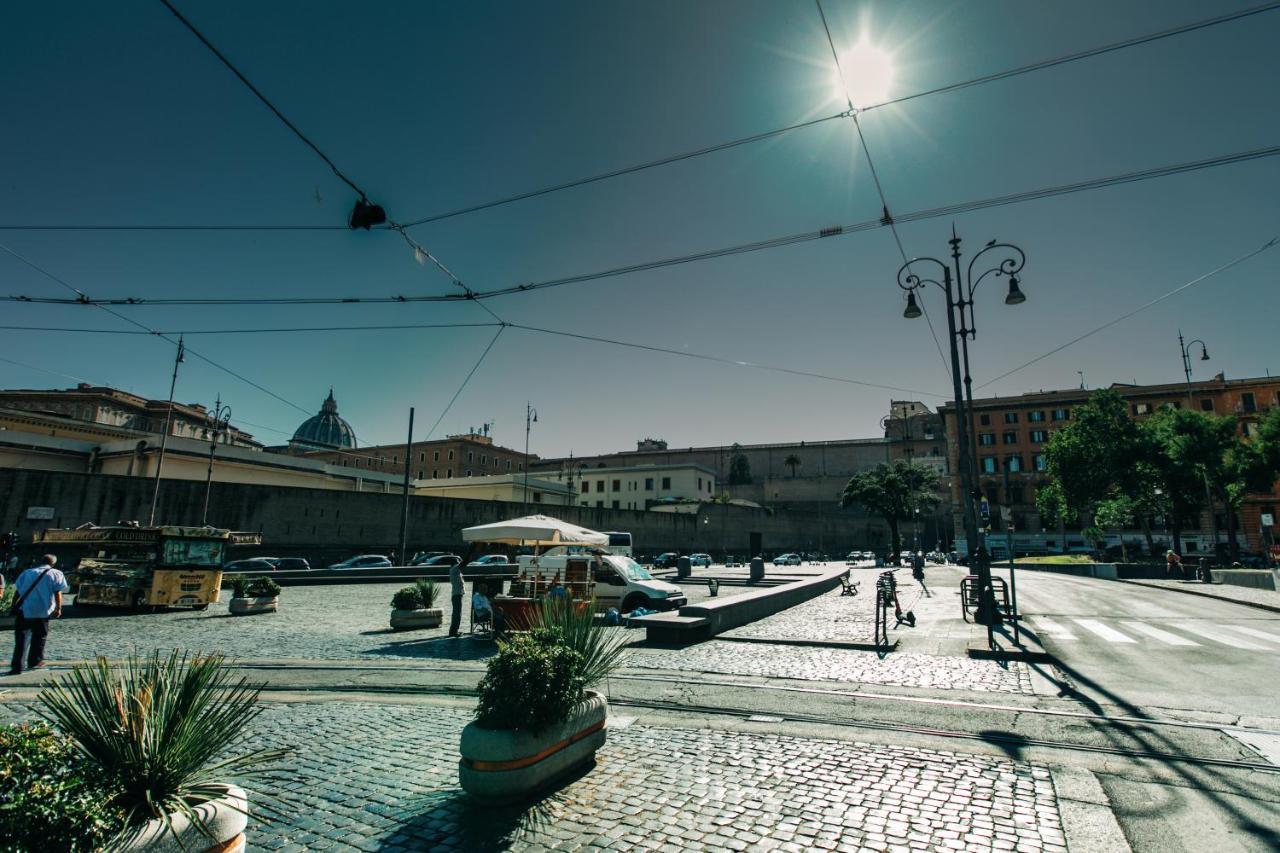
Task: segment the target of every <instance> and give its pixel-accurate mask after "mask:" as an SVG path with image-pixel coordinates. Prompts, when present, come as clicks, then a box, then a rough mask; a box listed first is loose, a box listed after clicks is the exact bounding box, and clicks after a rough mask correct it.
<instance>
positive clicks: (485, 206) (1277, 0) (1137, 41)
mask: <svg viewBox="0 0 1280 853" xmlns="http://www.w3.org/2000/svg"><path fill="white" fill-rule="evenodd" d="M162 2H165V0H162ZM165 5H166V6H169V8H170V10H171V11H174V10H173V7H172V6H171V5H169V4H168V3H167V2H166V3H165ZM1277 8H1280V0H1273V2H1268V3H1263V4H1261V5H1258V6H1253V7H1250V8H1247V9H1241V10H1239V11H1236V12H1228V13H1226V14H1223V15H1217V16H1215V17H1212V18H1205V19H1202V20H1199V21H1193V22H1191V23H1187V24H1181V25H1178V26H1174V27H1170V28H1168V29H1164V30H1159V31H1157V32H1153V33H1147V34H1144V35H1140V36H1134V37H1133V38H1128V39H1123V40H1121V41H1117V42H1111V43H1109V44H1105V45H1101V46H1098V47H1091V48H1085V49H1083V50H1079V51H1076V52H1073V53H1066V54H1062V55H1061V56H1056V57H1053V58H1051V59H1045V60H1040V61H1038V62H1032V63H1029V64H1027V65H1020V66H1018V67H1016V68H1009V69H1006V70H1004V71H996V72H994V73H991V74H984V75H981V76H978V77H972V78H970V79H968V80H962V81H959V82H956V83H948V84H945V85H942V86H936V87H934V88H932V89H926V90H924V91H920V92H914V93H912V94H909V95H900V96H899V97H896V98H890V99H888V100H885V101H881V102H879V103H875V104H868V105H867V106H866V107H864V108H863V109H862V110H861V112H870V111H871V110H877V109H880V108H882V107H890V106H894V105H895V104H902V103H906V102H908V101H913V100H916V99H918V98H925V97H929V96H932V95H941V94H946V93H949V92H957V91H960V90H962V89H968V88H971V87H974V86H980V85H984V84H987V83H994V82H997V81H1000V80H1007V79H1010V78H1012V77H1018V76H1021V75H1023V74H1029V73H1032V72H1035V71H1040V70H1043V69H1046V68H1054V67H1057V66H1059V65H1065V64H1068V63H1071V62H1077V61H1079V60H1082V59H1091V58H1093V57H1095V56H1101V55H1103V54H1107V53H1112V52H1114V51H1118V50H1123V49H1126V48H1131V47H1137V46H1139V45H1143V44H1148V43H1150V42H1154V41H1160V40H1162V39H1167V38H1171V37H1173V36H1178V35H1182V34H1184V33H1191V32H1195V31H1197V30H1203V29H1208V28H1210V27H1214V26H1218V25H1220V24H1226V23H1230V22H1232V21H1237V20H1240V19H1243V18H1247V17H1250V16H1253V15H1259V14H1262V13H1264V12H1270V11H1273V10H1275V9H1277ZM174 14H175V15H177V16H178V18H179V20H181V21H183V23H186V24H187V25H188V28H191V27H190V24H189V23H188V22H187V20H186V19H185V18H184V17H182V15H180V14H178V13H177V12H176V11H174ZM193 32H194V29H193ZM197 37H198V38H200V39H201V41H205V39H204V38H203V36H199V34H198V33H197ZM206 44H207V41H206ZM210 49H213V48H212V45H210ZM215 54H216V55H218V56H219V58H222V56H221V54H220V53H218V52H217V51H216V50H215ZM223 62H224V64H227V65H228V67H231V66H230V63H228V62H227V61H226V60H225V59H223ZM232 71H233V73H235V74H236V75H237V77H241V78H242V79H243V77H242V75H240V73H239V72H238V71H236V70H235V69H234V67H232ZM244 82H245V83H246V84H247V85H250V88H251V90H252V91H254V93H255V94H257V95H258V96H259V98H260V99H262V100H263V102H264V103H266V104H267V105H268V108H269V109H271V110H272V111H273V112H275V113H276V114H277V115H280V113H279V112H278V111H277V110H276V108H275V107H274V106H273V105H271V104H270V103H269V102H268V101H266V99H265V97H263V96H262V95H261V94H260V93H258V91H257V89H256V88H254V87H253V86H252V85H251V84H248V81H247V80H245V81H244ZM849 117H851V115H850V113H849V112H847V111H844V112H840V113H836V114H834V115H828V116H822V117H820V118H816V119H810V120H808V121H803V122H799V123H796V124H791V125H787V126H784V127H779V128H775V129H773V130H766V131H763V132H761V133H755V134H752V135H750V136H744V137H741V138H738V139H733V140H730V141H728V142H721V143H718V144H715V145H707V146H704V147H702V148H695V149H693V150H691V151H685V152H682V153H679V154H673V155H670V156H667V157H660V158H657V159H654V160H648V161H645V162H642V163H637V164H634V165H631V166H623V167H621V168H618V169H613V170H611V171H608V172H602V173H600V174H597V175H591V176H588V177H584V178H577V179H574V180H570V181H564V182H562V183H559V184H552V185H550V186H546V187H541V188H539V189H535V190H528V191H526V192H521V193H516V194H514V195H508V196H504V197H502V198H498V199H493V200H491V201H486V202H479V203H476V204H470V205H466V206H463V207H458V208H454V209H452V210H447V211H441V212H439V213H433V214H429V215H427V216H423V217H420V218H418V219H413V220H410V221H409V222H405V223H402V227H404V228H413V227H415V226H417V225H424V224H427V223H429V222H438V221H440V220H443V219H449V218H452V217H456V216H464V215H466V214H469V213H476V212H479V211H482V210H489V209H491V208H495V207H501V206H503V205H507V204H513V203H515V202H519V201H525V200H527V199H532V198H537V197H540V196H545V195H550V194H552V193H557V192H561V191H564V190H570V189H574V188H575V187H581V186H585V185H588V184H592V183H596V182H599V181H604V180H608V179H610V178H616V177H621V176H624V175H630V174H633V173H635V172H640V171H644V170H647V169H654V168H658V167H661V166H666V165H670V164H672V163H679V162H681V161H685V160H691V159H695V158H698V157H702V156H705V155H708V154H714V153H717V152H720V151H726V150H729V149H732V148H737V147H739V146H742V145H749V144H751V143H753V142H760V141H764V140H767V139H772V138H773V137H776V136H781V135H783V134H786V133H790V132H791V131H794V130H802V129H804V128H808V127H813V126H815V125H819V124H824V123H826V122H829V121H832V120H834V119H839V118H849ZM280 118H281V119H282V120H283V121H284V122H285V124H286V125H287V126H288V127H290V129H292V130H293V131H294V132H295V134H297V135H298V136H299V138H300V139H302V140H303V141H304V142H305V143H306V144H307V145H308V146H309V147H311V148H312V150H314V151H316V152H317V153H318V154H320V156H321V157H322V159H324V160H325V161H326V162H327V163H328V162H329V159H328V157H327V156H325V155H324V154H322V153H320V152H319V149H318V148H317V147H316V146H315V145H314V143H312V142H311V140H310V139H308V138H306V137H305V136H303V135H302V134H301V132H300V131H298V130H297V128H296V127H294V125H293V124H292V123H291V122H289V121H288V120H287V119H284V117H283V115H280ZM331 168H332V165H331ZM335 174H337V173H336V171H335ZM339 177H340V178H342V180H343V181H344V182H347V179H346V177H345V176H342V175H341V174H339ZM348 185H349V186H352V184H351V183H350V182H348ZM357 192H359V190H358V189H357ZM347 230H349V229H348V228H347V227H346V226H343V225H269V224H262V225H254V224H216V223H211V224H182V225H172V224H136V225H117V224H112V225H107V224H93V225H47V224H36V225H30V224H0V231H347ZM375 230H380V231H388V230H392V227H391V226H388V225H384V226H376V227H375Z"/></svg>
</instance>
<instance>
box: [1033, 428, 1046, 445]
mask: <svg viewBox="0 0 1280 853" xmlns="http://www.w3.org/2000/svg"><path fill="white" fill-rule="evenodd" d="M1048 439H1049V433H1048V432H1046V431H1045V430H1042V429H1033V430H1032V431H1031V443H1032V444H1044V443H1045V442H1046V441H1047V440H1048Z"/></svg>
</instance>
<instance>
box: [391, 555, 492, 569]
mask: <svg viewBox="0 0 1280 853" xmlns="http://www.w3.org/2000/svg"><path fill="white" fill-rule="evenodd" d="M504 559H505V558H504ZM461 562H462V558H461V557H459V556H458V555H457V554H436V555H435V556H434V557H431V558H430V559H427V560H423V561H422V562H420V563H414V564H413V565H415V566H456V565H458V564H459V563H461Z"/></svg>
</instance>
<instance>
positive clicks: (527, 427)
mask: <svg viewBox="0 0 1280 853" xmlns="http://www.w3.org/2000/svg"><path fill="white" fill-rule="evenodd" d="M537 422H538V410H537V409H535V408H534V407H533V405H532V404H530V403H525V406H524V511H525V513H526V514H527V513H528V512H529V432H530V431H531V430H532V429H533V425H534V424H536V423H537Z"/></svg>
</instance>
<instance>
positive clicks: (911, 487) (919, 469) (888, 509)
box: [840, 459, 940, 559]
mask: <svg viewBox="0 0 1280 853" xmlns="http://www.w3.org/2000/svg"><path fill="white" fill-rule="evenodd" d="M939 483H940V479H939V477H938V472H937V471H935V470H934V469H932V468H926V467H925V466H923V465H914V464H912V463H911V462H910V461H907V460H903V459H899V460H897V461H896V462H894V463H893V464H892V465H890V464H887V463H884V462H882V463H880V464H879V465H877V466H876V467H874V468H872V469H871V470H870V471H862V472H860V473H858V474H854V475H853V477H852V478H850V480H849V483H848V485H846V486H845V487H844V492H843V494H841V496H840V506H842V507H849V506H853V505H855V504H856V505H858V506H861V507H863V508H864V509H866V510H867V512H870V513H873V514H875V515H878V516H880V517H881V518H883V519H884V520H885V521H886V522H887V523H888V525H889V533H890V536H891V538H892V543H893V557H894V558H895V559H896V558H897V555H898V554H899V553H901V551H902V535H901V533H900V532H899V524H898V523H899V522H901V521H908V520H910V519H911V518H912V516H913V513H914V512H915V511H916V510H917V509H919V510H922V511H928V510H931V509H933V508H934V507H936V506H937V505H938V502H939V498H938V488H939Z"/></svg>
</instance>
